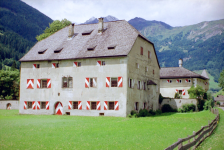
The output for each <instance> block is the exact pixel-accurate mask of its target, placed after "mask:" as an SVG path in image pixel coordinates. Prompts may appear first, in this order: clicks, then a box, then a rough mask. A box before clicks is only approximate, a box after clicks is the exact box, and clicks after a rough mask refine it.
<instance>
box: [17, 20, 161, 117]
mask: <svg viewBox="0 0 224 150" xmlns="http://www.w3.org/2000/svg"><path fill="white" fill-rule="evenodd" d="M20 61H21V79H20V106H19V112H20V114H48V115H51V114H58V115H62V114H69V115H79V116H99V115H104V116H121V117H126V116H127V115H128V114H130V112H131V110H139V109H141V108H146V109H153V110H156V109H158V97H159V93H160V86H159V82H160V76H159V75H160V66H159V63H158V59H157V56H156V52H155V48H154V45H153V43H152V42H150V41H149V40H147V39H146V38H145V37H144V36H143V35H141V34H140V33H139V32H138V31H137V30H136V29H135V28H134V27H132V26H131V25H130V24H129V23H128V22H126V21H124V20H120V21H113V22H107V23H104V22H103V18H99V23H97V24H85V25H75V24H71V25H70V26H68V27H65V28H63V29H61V30H59V31H58V32H56V33H54V34H53V35H51V36H49V37H47V38H46V39H44V40H42V41H39V42H38V43H36V45H34V47H32V48H31V50H30V51H29V52H28V53H27V54H26V55H25V56H24V57H23V58H21V59H20Z"/></svg>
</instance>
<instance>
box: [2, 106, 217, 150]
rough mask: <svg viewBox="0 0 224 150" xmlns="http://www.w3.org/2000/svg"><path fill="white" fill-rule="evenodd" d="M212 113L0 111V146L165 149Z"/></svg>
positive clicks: (5, 147)
mask: <svg viewBox="0 0 224 150" xmlns="http://www.w3.org/2000/svg"><path fill="white" fill-rule="evenodd" d="M214 118H215V115H214V114H212V113H210V112H209V111H202V112H198V113H164V114H162V115H160V116H155V117H145V118H121V117H105V116H104V117H87V116H85V117H84V116H66V115H64V116H56V115H19V111H18V110H0V133H1V134H0V147H1V149H165V148H166V147H168V146H169V145H171V144H173V143H174V142H176V141H177V140H178V138H184V137H186V136H187V135H191V134H192V132H193V131H197V130H199V129H200V128H201V126H204V125H207V124H208V120H210V121H211V120H213V119H214Z"/></svg>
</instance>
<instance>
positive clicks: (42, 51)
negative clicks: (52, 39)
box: [38, 49, 47, 54]
mask: <svg viewBox="0 0 224 150" xmlns="http://www.w3.org/2000/svg"><path fill="white" fill-rule="evenodd" d="M46 50H47V49H43V50H40V51H38V54H44V53H45V52H46Z"/></svg>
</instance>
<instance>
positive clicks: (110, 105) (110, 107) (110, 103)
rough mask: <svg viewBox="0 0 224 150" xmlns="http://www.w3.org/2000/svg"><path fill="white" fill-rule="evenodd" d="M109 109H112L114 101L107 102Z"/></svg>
mask: <svg viewBox="0 0 224 150" xmlns="http://www.w3.org/2000/svg"><path fill="white" fill-rule="evenodd" d="M109 110H114V102H109Z"/></svg>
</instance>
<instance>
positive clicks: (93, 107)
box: [91, 102, 96, 110]
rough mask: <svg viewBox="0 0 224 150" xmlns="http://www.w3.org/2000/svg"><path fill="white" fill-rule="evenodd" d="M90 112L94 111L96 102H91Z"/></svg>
mask: <svg viewBox="0 0 224 150" xmlns="http://www.w3.org/2000/svg"><path fill="white" fill-rule="evenodd" d="M91 110H96V102H91Z"/></svg>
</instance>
